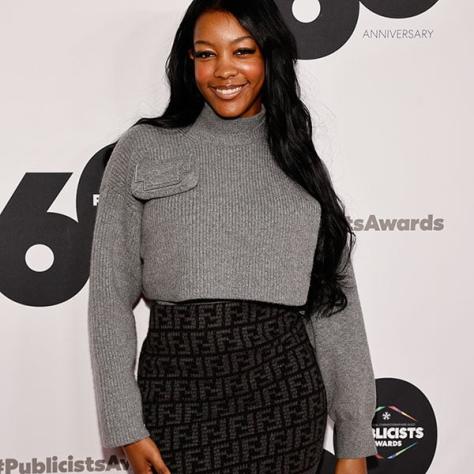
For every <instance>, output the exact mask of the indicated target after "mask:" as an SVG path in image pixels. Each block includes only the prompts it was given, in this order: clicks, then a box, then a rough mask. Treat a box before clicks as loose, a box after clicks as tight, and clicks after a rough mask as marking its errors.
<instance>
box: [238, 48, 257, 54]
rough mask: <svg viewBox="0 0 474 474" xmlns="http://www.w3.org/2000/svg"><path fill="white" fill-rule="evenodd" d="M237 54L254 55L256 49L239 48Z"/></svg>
mask: <svg viewBox="0 0 474 474" xmlns="http://www.w3.org/2000/svg"><path fill="white" fill-rule="evenodd" d="M237 52H241V53H242V54H253V53H255V49H252V48H239V49H238V50H237Z"/></svg>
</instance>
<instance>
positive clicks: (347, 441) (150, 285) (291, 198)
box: [88, 103, 377, 458]
mask: <svg viewBox="0 0 474 474" xmlns="http://www.w3.org/2000/svg"><path fill="white" fill-rule="evenodd" d="M265 128H266V121H265V107H263V108H262V110H261V111H260V112H259V113H258V114H257V115H254V116H252V117H240V118H237V119H224V118H222V117H220V116H219V115H217V114H216V113H215V112H214V110H213V109H212V108H211V107H210V106H209V105H208V104H207V103H205V105H204V108H203V110H202V112H201V114H200V115H199V117H198V118H197V120H196V121H195V122H194V123H193V124H192V125H191V126H189V127H183V128H180V129H172V130H166V129H157V128H155V127H152V126H151V125H147V124H140V125H135V126H133V127H130V128H129V129H128V130H127V131H125V132H124V133H123V134H122V136H121V137H120V138H119V140H118V143H117V144H116V146H115V148H114V150H113V152H112V155H111V157H110V160H109V161H108V163H107V166H106V168H105V172H104V175H103V178H102V182H101V186H100V198H99V204H98V207H97V215H96V222H95V227H94V235H93V244H92V254H91V262H90V285H89V306H88V330H89V344H90V350H91V361H92V372H93V380H94V388H95V393H96V400H97V408H98V414H99V430H100V436H101V440H102V444H103V446H104V447H118V446H123V445H125V444H128V443H132V442H134V441H137V440H140V439H142V438H145V437H147V436H149V434H150V433H149V432H148V430H147V428H146V426H145V425H144V422H143V417H142V405H141V396H140V392H139V389H138V385H137V382H136V377H135V370H136V369H135V367H136V361H137V334H136V325H135V317H134V313H133V307H134V305H135V303H136V302H137V301H138V299H139V298H140V295H141V294H143V295H144V296H145V298H146V299H149V300H153V299H156V300H164V301H168V302H177V301H182V300H187V299H195V298H216V299H228V298H235V299H252V300H261V301H268V302H276V303H283V304H288V305H303V304H304V303H305V302H306V300H307V295H308V289H309V283H310V274H311V268H312V264H313V256H314V252H315V248H316V243H317V235H318V226H319V222H320V216H321V208H320V205H319V203H318V202H317V200H315V199H314V198H313V197H312V196H311V195H310V194H309V193H307V192H306V190H304V188H303V187H302V186H300V185H299V184H298V183H295V182H294V181H293V180H291V179H290V178H288V177H287V176H286V174H285V173H284V172H283V171H282V170H281V169H280V168H279V167H278V166H277V165H276V163H275V162H274V160H273V158H272V156H271V153H270V150H269V148H268V144H267V142H266V138H265ZM346 272H347V274H348V278H349V282H351V283H352V288H351V289H350V290H349V291H347V290H346V295H347V298H348V306H347V308H346V309H345V310H344V311H343V312H340V313H337V314H336V315H334V316H332V317H330V318H328V319H316V318H314V319H313V320H312V321H311V322H310V323H308V324H307V332H308V335H309V337H310V341H311V343H312V345H313V347H314V349H315V352H316V356H317V360H318V362H319V366H320V369H321V373H322V375H323V379H324V383H325V387H326V394H327V400H328V414H329V416H330V418H331V419H332V420H333V421H334V428H335V429H334V446H335V454H336V457H338V458H344V457H345V458H347V457H365V456H370V455H373V454H375V453H376V452H377V451H376V447H375V442H374V438H373V433H372V425H371V421H372V418H373V416H374V414H375V402H376V396H375V381H374V374H373V368H372V363H371V356H370V353H369V346H368V342H367V337H366V332H365V327H364V321H363V314H362V311H361V305H360V301H359V296H358V291H357V285H356V281H355V277H354V272H353V267H352V262H351V263H350V265H348V266H347V267H346Z"/></svg>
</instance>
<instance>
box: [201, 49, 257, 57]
mask: <svg viewBox="0 0 474 474" xmlns="http://www.w3.org/2000/svg"><path fill="white" fill-rule="evenodd" d="M237 51H244V52H245V53H246V54H253V53H255V49H252V48H239V49H238V50H237ZM208 53H210V54H212V53H211V52H210V51H195V52H194V56H195V57H196V58H201V59H207V58H208V56H207V57H206V56H204V55H205V54H208Z"/></svg>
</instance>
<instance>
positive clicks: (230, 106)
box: [208, 100, 252, 118]
mask: <svg viewBox="0 0 474 474" xmlns="http://www.w3.org/2000/svg"><path fill="white" fill-rule="evenodd" d="M208 102H209V103H210V105H211V106H212V108H213V109H214V110H215V111H216V112H217V113H218V114H219V115H221V116H222V117H225V118H236V117H240V116H241V115H242V114H243V113H244V112H245V111H246V110H247V109H248V108H249V107H250V106H251V104H252V102H251V101H249V102H248V103H247V102H245V103H242V102H241V101H239V102H235V103H232V101H230V100H229V101H224V100H217V101H216V100H212V101H211V100H209V101H208Z"/></svg>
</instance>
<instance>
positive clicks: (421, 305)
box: [0, 0, 474, 474]
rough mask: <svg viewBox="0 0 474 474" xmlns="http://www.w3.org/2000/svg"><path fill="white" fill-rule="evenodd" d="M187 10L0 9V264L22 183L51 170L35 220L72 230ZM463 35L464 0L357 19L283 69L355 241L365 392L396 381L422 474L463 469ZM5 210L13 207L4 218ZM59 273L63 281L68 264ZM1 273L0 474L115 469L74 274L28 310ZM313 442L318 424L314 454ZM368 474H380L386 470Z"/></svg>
mask: <svg viewBox="0 0 474 474" xmlns="http://www.w3.org/2000/svg"><path fill="white" fill-rule="evenodd" d="M189 3H190V2H189V1H184V0H173V1H169V2H168V1H162V0H160V1H158V0H154V1H152V0H140V1H131V0H128V1H127V0H114V1H111V0H102V1H101V2H95V1H91V0H83V1H82V2H79V3H72V2H64V1H60V0H44V1H42V2H31V1H29V2H27V1H24V0H3V2H2V4H1V6H0V51H1V75H0V103H1V108H0V130H1V154H2V165H3V166H2V186H1V187H0V209H1V211H0V212H2V214H1V217H0V253H1V254H2V255H1V259H2V262H5V259H6V257H8V253H9V252H10V251H11V248H10V245H11V242H10V240H8V239H6V237H5V236H6V235H7V232H9V234H8V235H9V236H10V237H9V238H10V239H11V234H12V232H13V234H14V235H17V236H18V238H23V235H22V232H23V230H22V228H18V229H16V228H15V227H14V226H15V225H17V224H16V220H15V219H14V218H12V213H13V216H14V217H16V218H17V219H18V220H19V221H21V219H22V213H23V212H25V213H26V214H25V215H28V214H27V209H28V206H30V205H31V206H32V205H33V203H34V202H35V200H37V199H39V197H41V198H42V199H43V198H44V194H45V192H44V188H42V187H41V186H40V187H36V188H35V187H30V188H28V195H27V196H26V197H25V196H18V193H17V188H18V186H19V183H20V181H21V180H22V179H23V177H24V175H25V173H70V174H71V176H70V177H69V179H67V180H65V181H66V183H65V185H64V187H60V188H59V189H58V190H57V191H56V192H54V190H53V191H51V190H48V191H49V192H51V193H53V196H52V197H50V199H51V205H48V207H47V208H46V209H47V211H48V212H49V213H58V214H62V215H64V216H68V217H69V218H70V219H73V220H77V219H78V215H77V211H76V199H77V197H76V192H77V186H78V182H79V178H80V176H81V173H82V171H83V169H84V167H85V165H86V164H87V162H88V161H89V160H90V159H91V157H92V156H93V155H94V154H95V153H96V152H97V151H98V150H100V149H101V148H103V147H104V146H106V145H107V144H109V143H111V142H113V141H115V140H116V139H117V138H118V136H119V134H120V133H121V132H122V131H124V130H125V129H126V128H128V126H130V125H131V124H132V123H134V122H135V121H136V120H137V119H138V118H140V117H142V116H152V115H158V114H160V113H161V112H162V110H163V108H164V106H165V104H166V102H167V96H168V90H167V86H166V83H165V81H164V77H165V76H164V64H165V60H166V57H167V55H168V53H169V49H170V46H171V42H172V38H173V35H174V32H175V30H176V27H177V25H178V22H179V21H180V19H181V16H182V14H183V13H184V11H185V9H186V7H187V5H188V4H189ZM364 3H365V2H364ZM395 3H396V2H395ZM422 3H423V2H422ZM432 3H433V2H432ZM318 6H319V4H318V2H317V1H310V0H299V1H297V2H295V4H294V10H293V11H294V14H295V16H296V17H297V19H299V20H300V21H309V20H311V19H312V18H314V15H315V12H316V15H317V14H318V9H317V7H318ZM341 14H342V12H341ZM472 18H474V5H473V2H471V1H469V0H458V1H448V0H440V1H439V2H437V3H436V4H435V5H433V6H432V7H431V8H428V9H427V10H426V11H425V12H423V13H421V14H419V15H416V16H413V17H411V18H397V19H396V18H387V17H383V16H381V15H377V14H375V13H373V12H372V11H370V10H369V9H368V8H366V7H365V6H364V5H361V6H360V13H359V19H358V22H357V26H356V28H355V31H354V32H353V34H352V36H351V37H350V39H349V40H348V41H347V42H346V43H345V44H344V45H343V46H342V47H340V48H339V49H337V51H334V52H333V53H332V54H329V55H327V56H325V57H322V58H318V59H305V60H300V61H299V62H298V72H299V77H300V82H301V86H302V92H303V99H304V100H305V102H306V104H307V105H308V107H309V108H310V110H311V112H312V115H313V121H314V126H315V133H314V139H315V144H316V148H317V149H318V151H319V153H320V155H321V156H322V158H323V159H324V160H325V161H326V163H327V164H328V166H329V168H330V171H331V173H332V177H333V181H334V185H335V187H336V190H337V192H338V193H339V194H340V196H341V197H342V198H343V200H344V201H345V203H346V206H347V214H348V216H350V217H351V219H353V223H354V229H355V230H356V232H357V237H358V243H357V246H356V250H355V253H354V266H355V270H356V276H357V280H358V286H359V293H360V297H361V302H362V306H363V310H364V315H365V323H366V330H367V335H368V339H369V344H370V350H371V354H372V359H373V363H374V370H375V376H376V378H377V379H378V383H379V382H380V383H382V382H383V380H382V379H396V380H395V383H399V384H400V385H399V387H400V391H401V392H403V390H404V388H403V387H404V385H403V383H404V382H408V383H409V384H411V385H413V386H414V387H416V388H417V389H418V390H419V391H420V392H421V393H422V394H423V396H424V397H426V404H427V405H428V406H431V408H432V410H433V413H434V421H435V426H437V439H436V433H435V432H434V429H433V423H432V422H433V420H431V424H430V423H427V424H425V427H424V433H425V435H426V436H427V437H428V435H429V437H430V439H431V441H429V443H431V446H429V445H428V444H426V443H425V445H423V443H424V442H425V441H426V442H427V443H428V441H427V440H424V439H420V440H418V441H419V444H418V445H417V446H415V447H414V448H413V449H417V450H418V451H417V452H416V454H415V455H416V456H426V452H428V451H430V449H433V450H434V458H433V460H432V462H431V466H430V468H429V471H428V472H429V473H430V474H446V473H454V472H467V471H466V468H465V466H466V464H467V463H468V462H470V451H471V450H472V448H473V439H474V432H473V426H474V415H473V410H472V408H471V405H472V403H471V402H472V393H473V391H474V383H473V377H472V372H473V371H472V363H473V362H474V360H473V359H474V358H473V343H472V334H473V330H474V324H473V322H472V318H473V316H474V314H473V311H472V294H473V289H472V286H473V283H474V280H473V277H472V268H473V263H474V262H473V251H472V232H473V224H472V220H471V216H470V214H471V212H472V210H473V199H472V195H471V190H470V184H471V179H472V178H471V176H472V173H473V171H474V167H473V164H472V160H473V154H472V138H473V131H472V129H473V120H472V111H473V110H474V100H473V97H474V94H473V84H474V77H473V76H474V74H473V71H474V68H473V65H472V46H473V38H474V32H473V30H472ZM403 30H408V31H409V33H406V32H405V36H407V35H408V37H403V34H404V33H403ZM381 32H382V33H384V35H385V36H387V35H388V36H389V37H388V38H387V37H385V38H384V37H380V34H381ZM417 32H420V33H421V34H422V35H425V37H417ZM412 35H414V37H412ZM377 36H378V37H377ZM469 58H471V59H469ZM15 193H17V194H15ZM14 194H15V196H17V197H18V199H17V200H16V201H15V202H16V203H17V205H16V206H15V207H14V208H13V211H11V212H7V211H6V210H8V206H7V204H8V203H9V202H10V200H11V198H12V196H14ZM89 198H90V196H89ZM18 203H19V204H18ZM46 209H45V210H46ZM12 228H13V229H14V231H12ZM37 231H38V229H37V228H36V229H35V235H36V233H37ZM39 232H40V233H41V230H40V231H39ZM40 233H39V234H38V236H40V235H41V234H40ZM66 237H67V236H63V238H66ZM7 240H8V242H10V243H8V244H6V243H5V242H6V241H7ZM65 247H67V245H66V244H65ZM22 257H23V258H24V260H23V262H21V261H20V260H17V261H18V267H19V266H21V265H23V264H24V263H25V261H26V264H27V266H28V267H29V268H30V269H31V270H34V271H35V272H38V273H41V275H40V276H41V277H44V278H43V280H42V281H43V283H44V281H46V282H47V281H48V273H47V272H48V268H49V267H50V266H51V265H52V263H53V261H54V258H55V250H54V249H52V248H50V247H48V245H45V244H42V242H41V238H38V239H37V242H36V245H33V246H32V247H31V248H29V249H28V251H27V252H26V253H25V252H23V255H22ZM7 260H8V259H7ZM69 261H70V262H72V264H71V265H70V270H69V271H70V273H71V274H74V272H75V270H76V268H77V267H76V265H75V264H73V263H74V262H76V260H74V256H71V257H70V260H69ZM14 267H15V265H13V266H12V265H10V264H8V265H6V264H3V265H2V267H1V277H0V280H1V282H0V284H1V288H0V293H1V296H0V304H1V315H2V317H1V323H0V324H1V334H2V344H1V345H0V370H1V372H0V373H1V379H2V382H3V383H2V385H3V387H4V388H3V390H2V391H1V395H0V472H2V470H3V471H7V472H19V463H27V462H32V461H33V459H34V458H37V461H38V462H44V463H49V464H48V465H47V466H46V467H45V471H43V472H57V471H62V472H73V471H74V470H75V468H74V463H76V467H77V466H79V465H80V463H83V466H82V468H83V469H84V470H86V471H95V470H101V469H104V465H101V464H100V462H101V461H102V462H104V463H114V462H117V463H118V464H117V465H116V466H115V467H114V466H112V470H115V469H116V470H119V471H120V470H126V468H127V466H126V464H125V461H126V458H125V457H124V456H123V455H122V453H121V452H120V451H118V450H112V451H111V450H105V451H104V450H103V449H102V448H101V446H100V442H99V441H100V440H99V436H98V430H97V419H96V412H95V400H94V394H93V388H92V374H91V372H90V365H89V363H90V361H89V352H88V345H87V314H86V310H87V297H88V283H87V276H86V278H85V279H84V280H83V281H81V279H80V278H78V285H77V288H76V290H75V291H74V292H72V293H71V295H70V296H67V297H66V298H62V299H61V298H59V299H60V301H59V302H57V303H56V302H55V303H52V304H49V303H48V304H45V303H44V302H43V299H42V295H43V294H44V293H43V290H42V289H41V288H42V287H41V288H40V289H38V287H37V286H34V287H32V286H31V285H30V286H28V285H26V284H25V280H24V279H23V278H22V276H21V275H22V274H21V272H17V271H16V269H15V268H14ZM49 291H50V292H51V293H52V294H54V292H55V291H56V292H57V294H58V295H61V294H62V287H61V281H55V280H53V281H51V286H50V287H49ZM35 292H36V293H35ZM18 294H20V296H19V297H18ZM22 296H25V298H24V299H22ZM135 314H136V318H137V328H138V334H139V348H140V345H141V342H142V340H143V338H144V336H145V331H146V327H147V324H148V308H147V306H146V305H145V303H144V302H143V301H141V302H140V304H139V305H138V306H137V308H136V310H135ZM380 387H381V388H382V385H380ZM390 390H392V389H390ZM392 391H393V390H392ZM389 392H390V391H389ZM410 396H411V395H410V393H408V394H407V397H408V398H404V405H403V406H400V405H398V409H399V410H402V411H404V412H405V413H409V414H410V416H412V417H414V418H417V419H418V421H419V417H417V414H416V411H417V408H420V407H421V405H420V403H421V402H420V401H419V400H418V401H415V400H413V403H412V404H411V403H410ZM382 402H383V403H386V404H387V405H389V404H390V403H391V401H390V400H380V403H382ZM380 403H379V404H380ZM425 408H426V405H425ZM384 419H386V418H384ZM428 425H429V426H431V428H428ZM374 427H375V426H374ZM428 429H430V430H431V432H430V433H428ZM380 433H381V432H380ZM331 434H332V428H331V426H330V425H328V431H327V436H326V441H325V447H326V449H327V450H328V451H329V452H333V450H332V438H331ZM433 439H434V444H433ZM380 440H381V441H382V442H383V441H384V439H383V436H381V438H380ZM412 452H415V451H414V450H413V451H412ZM111 455H112V457H111ZM113 455H117V456H116V457H114V456H113ZM401 456H403V454H402V455H400V457H401ZM431 457H433V456H431ZM60 462H64V463H65V464H64V465H62V466H59V465H58V464H57V463H60ZM109 467H110V466H109ZM37 472H41V471H37ZM377 472H387V473H388V472H392V471H390V466H389V461H388V460H386V461H385V464H384V463H382V464H381V465H379V468H377ZM393 472H395V471H393ZM403 472H409V471H408V470H406V471H403ZM410 472H413V473H418V472H419V473H422V472H425V470H423V469H421V470H416V468H413V467H412V470H410Z"/></svg>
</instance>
